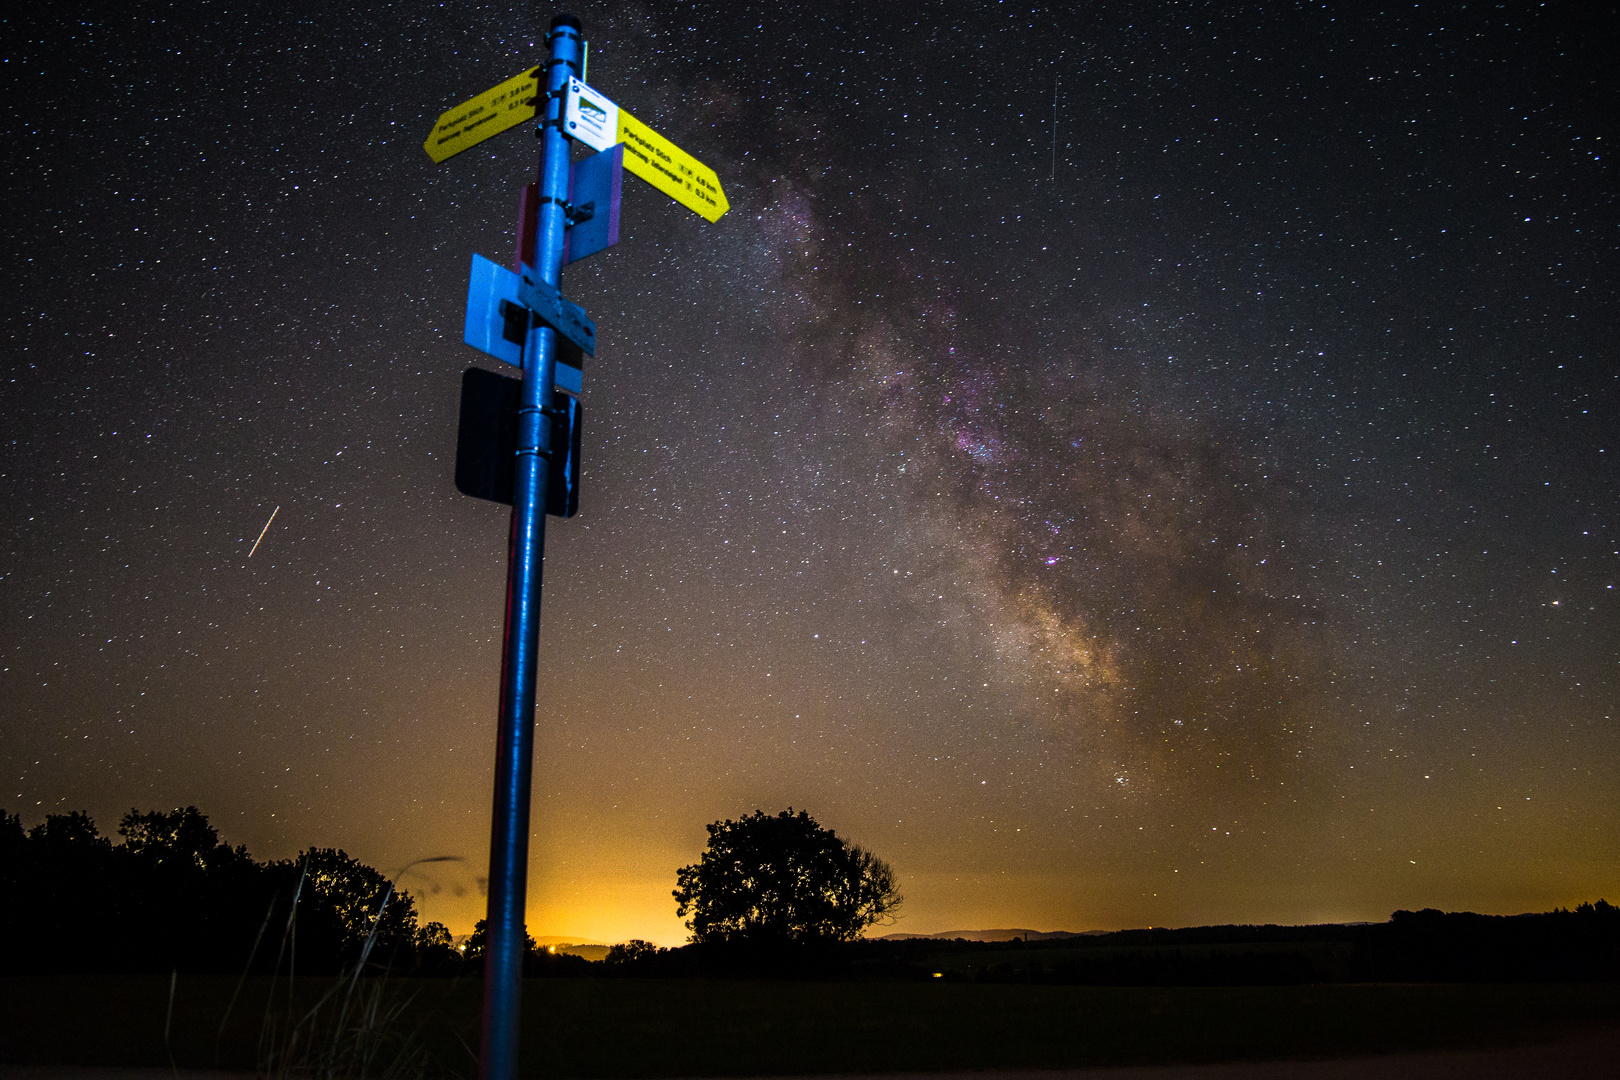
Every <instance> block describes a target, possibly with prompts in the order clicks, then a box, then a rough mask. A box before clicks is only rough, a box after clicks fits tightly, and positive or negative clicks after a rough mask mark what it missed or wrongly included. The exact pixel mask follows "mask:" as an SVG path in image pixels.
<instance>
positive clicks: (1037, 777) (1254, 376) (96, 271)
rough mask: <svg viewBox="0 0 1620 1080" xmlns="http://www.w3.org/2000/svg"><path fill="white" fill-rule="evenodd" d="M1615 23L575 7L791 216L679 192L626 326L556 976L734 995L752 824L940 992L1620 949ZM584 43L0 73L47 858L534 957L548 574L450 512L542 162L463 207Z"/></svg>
mask: <svg viewBox="0 0 1620 1080" xmlns="http://www.w3.org/2000/svg"><path fill="white" fill-rule="evenodd" d="M1601 7H1602V5H1583V4H1576V3H1552V4H1547V5H1538V4H1529V3H1523V4H1507V5H1490V4H1440V5H1429V4H1423V5H1412V4H1398V5H1389V6H1383V7H1380V6H1378V5H1356V4H1343V3H1328V4H1319V3H1318V4H1272V3H1267V4H1250V5H1240V4H1232V3H1199V4H1162V5H1152V4H1122V3H1090V4H1085V5H1080V4H1075V5H1048V6H1037V7H1031V6H1029V5H1028V4H1027V3H1026V4H1022V5H1016V4H1013V3H999V4H997V3H973V4H966V3H945V2H929V0H921V2H913V3H907V4H883V3H848V2H832V3H813V4H812V3H804V4H791V3H790V4H778V3H770V4H748V3H709V2H705V3H669V4H652V5H645V6H640V5H632V4H610V3H600V4H598V3H587V4H577V5H575V6H574V7H573V8H572V9H571V10H573V11H574V13H575V14H577V15H578V16H579V17H580V18H581V20H582V21H583V23H584V26H585V32H586V37H587V38H588V40H589V42H590V71H589V79H590V82H591V83H592V84H593V85H594V86H596V87H597V88H599V89H600V90H602V91H603V92H604V93H606V94H608V95H610V96H611V97H613V98H614V99H615V100H616V101H617V102H618V103H619V104H620V105H621V106H622V107H624V108H626V109H629V110H630V111H631V112H633V113H634V114H635V115H636V116H637V117H639V118H640V119H642V120H644V121H645V122H647V123H649V124H651V125H652V126H653V127H655V128H657V129H658V130H660V131H661V132H663V133H664V134H666V135H668V136H669V137H670V138H672V139H673V140H674V141H675V142H677V143H678V144H680V145H681V146H682V147H684V148H685V149H687V150H688V151H690V152H691V153H692V154H694V155H695V156H697V157H698V158H700V159H701V160H702V161H703V162H705V163H706V164H708V165H709V166H710V167H712V168H713V169H714V170H715V171H716V172H717V173H718V174H719V176H720V178H721V180H722V182H723V183H724V185H725V189H726V194H727V196H728V197H729V199H730V202H731V207H732V209H731V211H730V213H728V214H727V215H726V216H725V217H723V218H721V219H720V221H719V222H718V223H716V224H712V225H711V224H709V223H707V222H704V221H702V220H701V219H699V218H698V217H697V216H696V215H694V214H692V213H690V212H689V211H686V210H684V209H682V208H681V207H679V206H678V205H676V204H675V203H673V202H672V201H671V200H670V199H668V198H667V197H665V196H663V195H661V194H659V193H657V192H656V191H654V190H653V189H652V188H651V187H649V186H647V185H646V184H644V183H642V182H641V181H640V180H637V179H635V178H633V177H629V176H627V177H626V179H625V200H624V220H623V226H622V233H621V235H622V239H621V242H620V243H619V245H618V246H617V247H616V248H613V249H611V250H609V251H607V252H604V253H602V254H600V255H596V256H594V257H592V258H591V259H589V260H587V261H584V262H581V263H578V264H575V265H573V266H570V267H569V268H568V269H567V270H565V271H564V274H563V287H564V292H565V294H566V295H568V296H569V297H570V298H571V299H573V300H574V301H576V302H578V303H579V304H581V305H583V306H584V307H585V308H586V310H587V311H588V312H589V313H590V314H591V316H592V317H593V318H594V319H595V320H596V324H597V329H598V335H599V340H600V342H601V344H600V346H599V348H598V354H597V356H596V357H595V358H594V359H592V360H589V361H588V362H587V365H586V369H585V393H584V398H583V401H584V407H585V425H586V426H585V435H584V455H585V456H584V462H585V466H584V470H585V471H584V480H583V494H582V498H581V513H580V515H579V516H578V517H577V518H575V519H573V520H571V521H567V522H563V521H558V520H556V519H553V520H552V521H551V523H550V528H549V529H548V548H547V555H548V558H547V560H546V568H545V591H544V599H543V607H542V613H543V614H542V618H543V628H542V636H541V669H540V701H541V705H540V708H539V711H538V717H537V738H536V767H535V787H534V838H533V844H532V863H531V865H532V869H531V886H530V889H531V891H530V916H529V922H530V929H531V932H533V933H534V934H536V935H560V936H565V937H573V938H576V939H577V938H590V939H595V940H599V941H617V940H622V939H624V938H627V937H631V936H639V937H644V938H649V939H653V940H656V941H658V942H660V943H662V944H666V945H674V944H678V943H679V942H681V941H682V940H684V937H685V931H684V929H683V928H682V927H681V925H680V922H679V920H677V919H676V917H675V913H674V912H675V905H674V902H673V900H672V899H671V898H670V890H671V889H672V888H673V887H674V879H675V870H676V868H677V867H678V866H680V865H682V864H684V863H687V862H691V861H693V860H694V859H695V858H696V856H697V855H698V853H699V852H700V850H701V849H702V846H703V843H704V841H705V839H706V837H705V834H704V830H703V826H704V825H705V824H706V823H707V822H710V821H713V820H716V819H719V818H724V817H736V816H738V815H740V814H744V813H748V812H750V811H752V810H754V809H756V808H759V809H763V810H766V811H768V812H774V811H777V810H780V809H783V808H785V807H788V806H792V807H794V808H795V809H805V810H808V811H809V812H810V813H811V814H812V815H813V816H815V817H816V818H817V819H818V820H819V821H820V822H821V823H822V824H824V825H827V826H830V827H832V828H834V829H836V830H837V831H838V833H839V834H840V835H842V836H846V837H848V838H850V839H852V840H854V841H856V842H858V843H860V844H862V845H864V846H866V847H868V848H870V849H871V850H873V851H874V852H876V853H877V854H878V855H880V856H882V857H884V858H886V859H887V860H888V861H889V862H890V863H892V864H893V866H894V868H895V870H896V872H897V873H898V875H899V878H900V883H901V887H902V891H903V892H904V893H905V894H906V897H907V902H906V905H905V907H904V909H903V917H902V919H901V921H900V922H899V923H898V924H897V925H896V926H894V927H892V928H891V929H892V930H897V931H906V932H911V933H930V932H936V931H945V930H957V929H976V928H987V927H1005V926H1017V927H1032V928H1036V929H1045V930H1049V929H1068V930H1086V929H1104V928H1117V927H1128V926H1145V925H1188V924H1201V923H1216V922H1306V921H1324V920H1334V921H1339V920H1362V919H1368V920H1382V919H1385V918H1387V917H1388V916H1389V914H1390V912H1391V911H1393V910H1395V909H1397V908H1419V907H1425V906H1433V907H1440V908H1446V909H1452V910H1456V909H1468V910H1475V911H1482V912H1495V913H1510V912H1519V911H1529V910H1546V909H1548V908H1551V907H1553V906H1556V905H1572V904H1574V903H1576V902H1579V901H1581V900H1589V899H1596V898H1598V897H1599V896H1606V897H1607V898H1608V899H1610V900H1620V668H1617V663H1620V596H1617V589H1616V586H1617V585H1620V529H1617V525H1620V522H1617V506H1620V467H1617V464H1616V459H1617V458H1620V425H1617V422H1616V409H1617V406H1620V374H1617V373H1620V355H1617V352H1620V350H1617V346H1616V343H1615V342H1616V335H1615V327H1616V325H1617V322H1620V302H1617V291H1616V286H1617V261H1616V245H1617V236H1620V232H1617V226H1620V220H1617V218H1620V215H1617V212H1616V205H1615V195H1616V175H1617V174H1616V169H1615V166H1614V164H1613V163H1612V160H1611V156H1610V155H1611V148H1612V147H1613V145H1614V143H1615V141H1616V140H1617V139H1620V132H1617V131H1616V127H1617V123H1616V120H1617V117H1620V95H1617V85H1620V82H1617V80H1616V78H1615V69H1614V58H1613V54H1612V45H1613V43H1614V41H1615V40H1616V33H1615V26H1614V24H1613V23H1612V22H1599V21H1596V20H1597V18H1599V17H1598V16H1585V15H1582V14H1581V12H1582V11H1583V10H1596V9H1598V8H1601ZM553 13H554V11H553V10H552V9H549V8H544V7H539V8H536V7H530V6H527V5H517V4H513V5H505V4H470V3H467V4H462V3H457V4H430V3H419V2H412V3H399V4H392V5H387V4H379V5H374V6H352V5H348V4H343V3H336V4H333V3H323V4H311V3H307V2H304V0H298V2H294V3H288V4H282V5H269V6H266V5H262V4H244V3H241V2H240V0H224V2H218V3H205V4H159V3H137V4H111V3H106V2H101V0H92V2H89V3H86V4H81V5H76V6H73V7H72V8H71V9H69V8H59V7H54V6H51V5H33V6H32V7H31V8H30V9H29V11H28V12H27V13H25V14H23V15H20V16H19V15H15V14H14V15H13V16H10V17H8V21H7V22H5V23H3V24H0V26H3V27H4V34H5V43H6V47H5V50H4V53H5V71H6V75H7V79H6V82H7V84H8V86H9V90H8V93H7V94H6V96H5V108H6V109H7V110H8V116H7V126H8V130H10V131H11V133H12V134H11V137H10V140H11V142H10V144H11V150H10V151H9V152H8V153H7V154H6V162H5V166H4V168H5V186H4V200H5V214H4V219H3V228H4V246H3V253H0V260H3V265H4V268H5V272H4V280H5V282H6V286H7V291H8V294H9V295H8V297H7V300H6V303H5V308H4V310H5V313H6V315H5V328H4V332H5V337H4V341H5V349H4V359H5V370H4V374H5V380H6V382H5V385H4V396H3V399H0V401H3V406H0V484H3V486H4V493H5V494H4V498H3V499H0V537H3V547H0V669H3V673H0V776H3V777H4V781H5V783H7V784H9V785H10V786H9V787H5V788H0V807H4V808H5V809H7V810H9V811H11V812H14V813H21V815H22V817H23V820H24V823H25V824H26V825H33V824H36V823H37V822H39V821H41V820H43V818H44V815H46V814H47V813H59V812H64V811H67V810H70V809H83V810H87V811H89V812H90V813H91V814H93V815H94V816H95V817H96V819H97V821H98V822H99V823H100V824H101V826H102V828H103V830H104V831H106V832H112V831H113V830H114V829H115V827H116V824H117V820H118V818H119V816H120V815H121V814H123V813H124V812H125V811H127V810H128V809H129V808H130V807H132V806H133V807H137V808H140V809H142V810H146V809H151V808H170V807H174V806H183V805H186V804H196V805H197V806H198V807H199V808H201V809H202V810H203V812H204V813H206V814H208V815H209V816H210V818H211V820H212V821H213V822H214V823H215V824H216V825H217V826H218V827H219V828H220V830H221V832H222V833H223V834H224V836H225V838H226V839H227V840H229V841H231V842H233V843H244V844H246V845H247V846H248V847H249V849H250V850H251V851H252V853H253V854H254V855H255V856H256V857H258V858H261V859H263V858H284V857H288V856H291V855H292V854H293V853H295V852H296V851H298V850H299V849H301V848H303V847H307V846H310V845H319V846H331V847H341V848H344V849H346V850H347V851H348V852H349V853H350V854H352V855H354V856H356V857H357V858H360V859H362V860H364V861H366V862H368V863H371V864H372V865H375V866H377V867H379V868H380V869H384V870H389V871H394V870H398V869H399V868H401V867H403V866H405V864H407V863H409V862H410V861H412V860H413V859H417V858H421V857H426V856H441V855H455V856H461V857H463V858H464V860H465V862H464V863H459V864H458V863H450V864H439V865H435V866H434V867H433V869H432V873H431V874H430V875H429V874H425V873H423V872H421V871H412V872H411V873H409V874H407V875H406V877H405V879H404V880H403V882H402V884H403V885H404V887H406V888H408V889H410V890H411V891H412V892H413V893H414V894H415V895H416V896H417V897H418V904H419V908H420V910H421V911H422V914H423V915H424V917H426V918H436V919H440V920H443V921H445V922H447V923H448V924H449V925H450V927H451V929H452V930H453V931H455V932H457V933H464V932H466V931H468V930H470V929H471V925H472V922H473V920H475V919H476V918H480V917H481V916H482V906H483V903H484V901H483V898H482V895H481V893H480V884H481V881H482V875H483V874H484V872H485V863H486V859H487V849H488V837H489V814H490V801H491V796H490V783H491V775H492V766H493V757H494V724H495V714H496V701H497V676H498V673H499V667H500V642H501V625H502V611H503V598H504V588H505V574H506V538H507V517H508V511H507V510H506V508H504V507H501V506H497V505H495V504H492V503H485V502H479V501H475V500H472V499H469V498H467V497H465V496H462V495H460V494H458V493H457V492H456V490H455V488H454V486H453V484H452V470H453V459H454V451H455V436H456V420H457V408H458V404H457V403H458V395H459V390H460V377H461V372H462V370H463V369H464V368H465V367H467V366H469V365H477V366H484V367H489V368H492V369H496V368H501V365H499V364H498V363H497V362H495V361H493V360H490V359H488V358H486V357H483V356H482V355H481V354H479V353H476V352H475V351H474V350H472V349H471V348H469V347H467V346H466V345H464V344H463V343H462V341H461V333H462V317H463V310H464V304H465V297H466V287H467V276H468V266H469V263H470V260H471V256H472V255H473V253H474V252H478V253H482V254H483V255H485V256H487V257H489V258H491V259H494V260H495V261H497V262H501V263H508V262H510V258H511V250H512V245H513V225H514V221H515V212H516V201H517V196H518V191H519V189H520V187H521V186H522V185H523V184H525V183H527V182H528V181H529V180H530V179H531V178H532V176H533V173H534V170H535V157H536V152H537V143H536V140H535V139H534V138H533V137H532V136H531V135H530V134H529V131H530V128H529V127H528V126H524V127H520V128H514V129H512V130H511V131H509V132H507V133H505V134H503V135H500V136H498V137H496V138H493V139H491V140H489V141H487V142H485V143H483V144H481V145H479V146H477V147H475V148H474V149H472V150H469V151H467V152H466V153H463V154H461V155H459V156H457V157H453V158H451V159H450V160H448V161H446V162H444V163H442V164H439V165H435V164H433V163H432V162H431V161H430V160H429V158H428V157H427V155H426V154H425V153H424V152H423V149H422V142H423V139H424V138H425V137H426V136H427V134H428V132H429V129H430V128H431V126H432V124H433V122H434V121H435V120H436V119H437V117H438V115H439V114H440V112H441V111H442V110H445V109H447V108H450V107H451V106H453V105H455V104H457V103H458V102H461V101H463V100H465V99H467V98H469V97H471V96H473V95H474V94H476V93H478V92H479V91H481V90H484V89H486V88H487V87H490V86H493V85H495V84H496V83H498V82H501V81H502V80H504V79H506V78H508V77H510V76H512V75H515V74H517V73H519V72H521V71H523V70H524V69H525V68H528V67H531V66H533V65H535V64H537V63H539V62H541V61H542V60H543V59H544V43H543V28H544V25H545V23H546V22H548V21H549V19H550V17H551V15H552V14H553ZM1602 18H1605V19H1606V18H1607V16H1602ZM1583 20H1587V21H1583ZM1054 122H1055V127H1054ZM505 370H507V371H510V369H505ZM277 507H279V508H280V510H279V513H277V515H276V517H275V520H274V522H273V524H272V525H271V527H270V529H269V530H268V531H267V532H266V533H265V535H264V538H263V541H262V543H260V545H259V547H258V550H257V551H255V552H254V553H253V554H252V557H251V559H250V558H249V551H250V549H251V548H252V546H253V543H254V541H255V538H256V537H257V536H258V535H259V533H260V531H261V529H263V527H264V524H265V521H266V519H268V518H269V517H270V515H271V513H272V511H273V510H275V508H277ZM880 932H881V931H880Z"/></svg>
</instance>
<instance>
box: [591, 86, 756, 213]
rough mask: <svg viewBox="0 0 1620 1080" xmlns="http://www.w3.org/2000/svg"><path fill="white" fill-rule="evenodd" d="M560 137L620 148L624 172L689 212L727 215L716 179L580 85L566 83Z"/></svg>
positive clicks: (728, 206)
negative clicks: (644, 182) (622, 155)
mask: <svg viewBox="0 0 1620 1080" xmlns="http://www.w3.org/2000/svg"><path fill="white" fill-rule="evenodd" d="M563 134H565V135H567V136H568V137H569V138H571V139H578V140H579V141H580V142H582V143H584V144H585V145H586V146H589V147H590V148H591V149H593V150H606V149H608V148H609V147H612V146H613V145H615V144H616V143H623V144H624V167H625V168H627V169H629V170H630V171H631V172H633V173H635V174H636V175H637V176H639V177H641V178H642V179H643V180H645V181H647V183H649V184H651V185H652V186H653V187H655V188H657V189H658V190H659V191H662V192H663V193H664V194H665V195H668V196H669V197H670V198H672V199H674V200H675V201H676V202H678V203H680V204H681V205H682V206H684V207H686V208H688V209H689V210H693V211H696V212H697V213H699V214H701V215H703V216H704V217H706V218H708V219H709V220H710V221H718V220H719V218H720V215H721V214H724V213H725V212H726V211H727V210H729V209H731V204H730V203H728V202H727V201H726V193H725V191H724V190H723V189H722V188H721V187H720V178H719V177H718V176H715V175H714V170H713V169H711V168H709V167H708V166H707V165H705V164H703V162H701V161H699V160H698V159H697V158H695V157H693V156H692V155H691V154H688V153H687V152H686V151H685V150H682V149H681V148H680V147H678V146H676V145H675V144H674V143H672V142H670V141H669V140H668V139H666V138H664V137H663V136H662V135H660V134H658V132H656V131H654V130H653V129H652V128H650V127H648V126H647V125H646V124H643V123H642V122H641V121H640V120H637V119H636V118H635V117H633V116H631V115H630V114H629V113H628V112H626V111H625V110H623V109H621V108H619V107H618V106H617V105H615V104H614V103H613V100H612V99H611V98H609V97H607V96H606V95H604V94H603V93H602V92H601V91H599V90H597V89H596V88H595V87H593V86H591V85H590V84H589V83H586V82H585V81H583V80H582V79H573V78H571V79H569V80H568V96H567V98H566V100H565V101H564V103H563Z"/></svg>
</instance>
